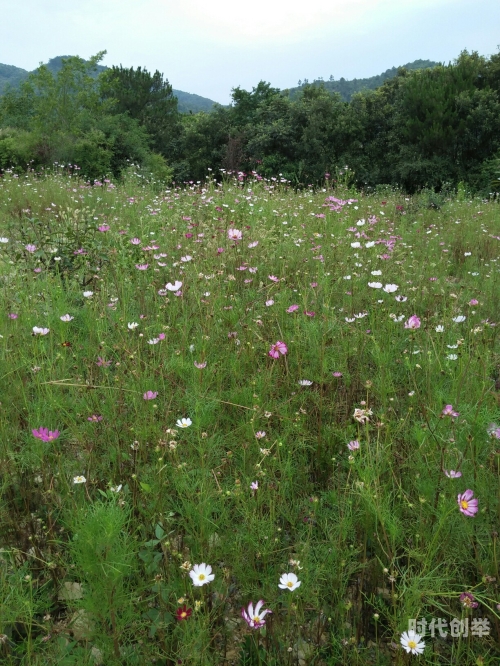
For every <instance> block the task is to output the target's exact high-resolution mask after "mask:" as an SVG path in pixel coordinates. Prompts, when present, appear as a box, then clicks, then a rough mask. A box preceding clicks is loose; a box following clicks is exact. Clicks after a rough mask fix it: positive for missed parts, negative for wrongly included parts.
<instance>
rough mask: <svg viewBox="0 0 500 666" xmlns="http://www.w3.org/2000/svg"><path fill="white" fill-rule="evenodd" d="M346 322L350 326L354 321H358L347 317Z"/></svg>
mask: <svg viewBox="0 0 500 666" xmlns="http://www.w3.org/2000/svg"><path fill="white" fill-rule="evenodd" d="M345 320H346V322H347V323H348V324H352V322H353V321H356V320H355V319H354V317H346V318H345Z"/></svg>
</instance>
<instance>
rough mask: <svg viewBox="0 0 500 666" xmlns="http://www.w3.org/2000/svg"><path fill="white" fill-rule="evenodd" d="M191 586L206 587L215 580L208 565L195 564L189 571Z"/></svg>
mask: <svg viewBox="0 0 500 666" xmlns="http://www.w3.org/2000/svg"><path fill="white" fill-rule="evenodd" d="M189 575H190V576H191V580H192V581H193V585H194V586H195V587H201V586H202V585H207V583H211V582H212V581H213V579H214V578H215V574H213V573H212V567H211V566H210V564H205V562H202V563H201V564H195V565H194V566H193V568H192V569H191V571H190V572H189Z"/></svg>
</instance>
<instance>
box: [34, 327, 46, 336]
mask: <svg viewBox="0 0 500 666" xmlns="http://www.w3.org/2000/svg"><path fill="white" fill-rule="evenodd" d="M49 332H50V328H39V327H38V326H33V335H47V333H49Z"/></svg>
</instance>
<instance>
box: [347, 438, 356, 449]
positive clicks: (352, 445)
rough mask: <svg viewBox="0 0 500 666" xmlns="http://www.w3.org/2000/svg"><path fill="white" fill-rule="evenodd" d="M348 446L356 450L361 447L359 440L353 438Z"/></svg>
mask: <svg viewBox="0 0 500 666" xmlns="http://www.w3.org/2000/svg"><path fill="white" fill-rule="evenodd" d="M347 448H348V449H349V451H356V449H359V442H358V440H357V439H355V440H353V441H352V442H349V444H348V445H347Z"/></svg>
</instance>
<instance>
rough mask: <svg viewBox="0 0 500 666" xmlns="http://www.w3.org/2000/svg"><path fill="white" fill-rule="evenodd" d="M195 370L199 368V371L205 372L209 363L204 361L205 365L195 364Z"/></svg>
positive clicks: (196, 362)
mask: <svg viewBox="0 0 500 666" xmlns="http://www.w3.org/2000/svg"><path fill="white" fill-rule="evenodd" d="M194 365H195V368H198V369H199V370H203V368H206V367H207V362H206V361H203V363H198V361H195V362H194Z"/></svg>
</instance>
